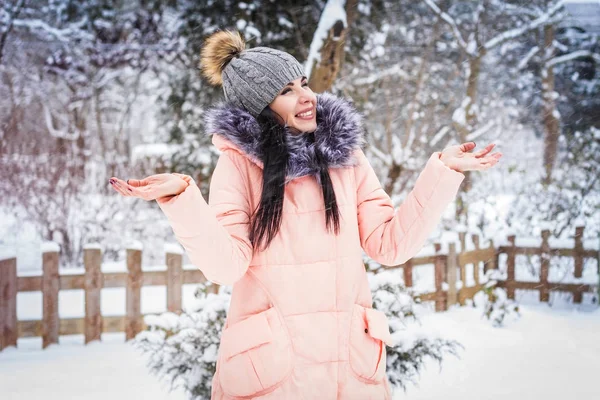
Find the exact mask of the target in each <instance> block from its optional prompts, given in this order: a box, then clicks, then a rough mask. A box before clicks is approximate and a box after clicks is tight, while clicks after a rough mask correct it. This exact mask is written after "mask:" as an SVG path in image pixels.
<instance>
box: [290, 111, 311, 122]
mask: <svg viewBox="0 0 600 400" xmlns="http://www.w3.org/2000/svg"><path fill="white" fill-rule="evenodd" d="M314 116H315V111H314V110H309V111H305V112H302V113H299V114H296V115H295V117H296V118H299V119H303V120H311V119H313V118H314Z"/></svg>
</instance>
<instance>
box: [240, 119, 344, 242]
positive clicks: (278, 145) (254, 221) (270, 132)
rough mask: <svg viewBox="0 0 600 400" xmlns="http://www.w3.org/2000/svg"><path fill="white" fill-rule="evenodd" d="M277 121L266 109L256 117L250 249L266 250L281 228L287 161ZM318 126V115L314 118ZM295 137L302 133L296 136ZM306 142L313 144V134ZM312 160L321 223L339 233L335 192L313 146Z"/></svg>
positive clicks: (283, 132) (283, 128) (322, 159)
mask: <svg viewBox="0 0 600 400" xmlns="http://www.w3.org/2000/svg"><path fill="white" fill-rule="evenodd" d="M280 120H281V119H280V118H279V116H278V115H277V114H275V113H274V112H273V111H272V110H271V109H270V108H269V107H267V108H265V109H264V110H263V111H262V112H261V113H260V115H259V116H258V117H257V121H258V123H259V125H260V126H261V130H262V132H261V139H260V146H261V150H262V154H263V186H262V194H261V198H260V204H259V205H258V208H257V210H256V212H255V213H254V214H253V215H252V218H251V221H250V242H251V243H252V246H253V247H254V249H266V248H267V247H268V246H269V244H270V243H271V241H272V240H273V239H274V238H275V236H276V235H277V233H278V232H279V228H280V227H281V220H282V213H283V199H284V194H285V178H286V174H287V166H288V161H289V152H288V146H287V143H286V130H291V129H292V128H290V127H286V126H285V125H284V124H282V123H281V122H280ZM317 123H318V116H317ZM298 134H302V133H299V132H298ZM304 134H305V135H310V137H309V140H311V141H312V142H313V143H314V140H315V137H314V133H304ZM315 159H316V162H317V166H318V168H319V174H318V178H317V180H318V182H319V183H320V185H321V190H322V192H323V200H324V203H325V222H326V227H327V230H328V231H331V230H332V226H333V231H334V232H335V234H338V233H339V231H340V212H339V208H338V205H337V201H336V198H335V191H334V189H333V184H332V181H331V177H330V176H329V170H328V168H327V162H326V160H325V157H324V156H323V154H322V153H321V152H320V151H319V149H318V148H317V147H316V146H315Z"/></svg>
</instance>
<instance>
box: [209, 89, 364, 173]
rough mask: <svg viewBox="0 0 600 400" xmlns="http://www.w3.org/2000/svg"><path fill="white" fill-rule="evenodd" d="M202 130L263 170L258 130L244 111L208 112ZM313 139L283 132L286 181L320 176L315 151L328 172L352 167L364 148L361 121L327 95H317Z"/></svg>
mask: <svg viewBox="0 0 600 400" xmlns="http://www.w3.org/2000/svg"><path fill="white" fill-rule="evenodd" d="M205 126H206V132H207V134H209V135H217V136H220V137H221V138H224V139H226V140H227V142H230V143H223V141H215V140H213V143H215V144H216V145H217V148H219V149H220V150H224V149H225V148H227V147H231V146H230V144H233V145H234V146H235V148H237V149H238V150H240V151H241V152H243V153H244V154H245V155H246V156H247V157H248V158H249V159H250V160H251V161H253V162H254V163H255V164H257V165H258V166H260V167H261V168H262V166H263V154H262V150H261V148H260V132H261V131H260V127H259V124H258V122H257V120H256V118H254V117H253V116H252V115H250V114H249V113H248V112H247V111H245V110H243V109H241V108H236V107H234V106H232V105H231V104H228V103H223V104H221V105H219V106H217V107H214V108H212V109H210V110H208V111H207V113H206V116H205ZM314 135H315V140H314V142H313V141H312V140H310V138H309V136H308V135H305V134H293V133H291V132H289V131H288V132H286V140H287V146H288V150H289V153H290V158H289V162H288V168H287V179H286V180H287V181H290V180H292V179H295V178H299V177H301V176H306V175H315V174H317V173H318V172H319V169H318V167H317V161H316V157H315V147H317V148H318V149H319V150H321V153H322V154H323V156H324V157H325V160H326V162H327V165H328V166H329V168H340V167H348V166H352V165H354V163H355V160H354V158H353V153H354V151H355V150H356V149H358V148H360V147H361V146H362V145H363V144H364V135H363V127H362V117H361V115H360V114H359V113H358V112H357V111H356V109H355V108H354V107H353V106H352V105H351V104H350V103H349V102H348V101H347V100H344V99H342V98H339V97H336V96H334V95H332V94H328V93H323V94H319V95H317V129H316V131H315V132H314Z"/></svg>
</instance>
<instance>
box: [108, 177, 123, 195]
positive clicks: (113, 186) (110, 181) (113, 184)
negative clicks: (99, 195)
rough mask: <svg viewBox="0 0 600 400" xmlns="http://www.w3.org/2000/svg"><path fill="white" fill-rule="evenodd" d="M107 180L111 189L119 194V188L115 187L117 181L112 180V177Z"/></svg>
mask: <svg viewBox="0 0 600 400" xmlns="http://www.w3.org/2000/svg"><path fill="white" fill-rule="evenodd" d="M108 182H109V183H110V186H111V187H112V188H113V190H114V191H115V192H117V193H119V194H121V191H120V190H119V188H118V187H117V185H116V183H117V182H116V181H114V180H112V179H111V180H109V181H108Z"/></svg>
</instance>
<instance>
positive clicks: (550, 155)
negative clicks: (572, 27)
mask: <svg viewBox="0 0 600 400" xmlns="http://www.w3.org/2000/svg"><path fill="white" fill-rule="evenodd" d="M553 42H554V26H553V25H546V26H544V47H543V49H544V54H543V57H544V63H543V65H542V71H541V72H542V102H543V106H542V113H543V115H542V119H543V122H544V131H545V132H544V133H545V135H544V169H545V176H544V178H543V183H544V184H546V185H547V184H549V183H550V182H551V181H552V170H553V169H554V159H555V157H556V152H557V149H558V138H559V136H560V120H559V116H558V111H557V109H556V94H555V92H554V67H553V66H548V65H547V64H546V63H547V62H548V61H549V60H551V59H552V58H553V57H554V53H555V48H554V44H553Z"/></svg>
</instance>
